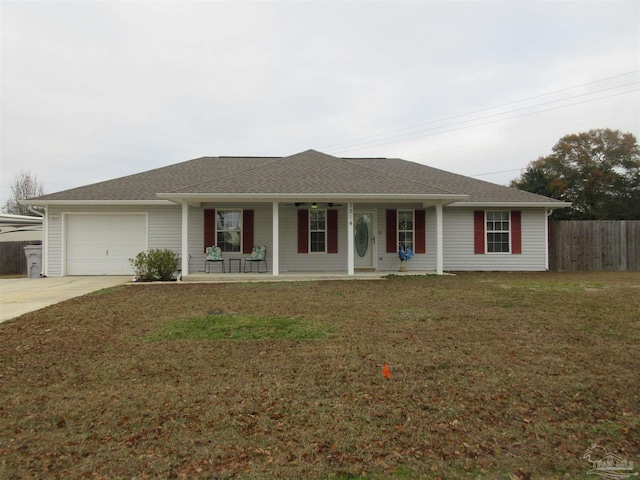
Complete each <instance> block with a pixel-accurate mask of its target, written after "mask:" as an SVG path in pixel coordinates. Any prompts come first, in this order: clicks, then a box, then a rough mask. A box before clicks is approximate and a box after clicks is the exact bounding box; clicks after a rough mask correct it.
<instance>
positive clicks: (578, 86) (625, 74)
mask: <svg viewBox="0 0 640 480" xmlns="http://www.w3.org/2000/svg"><path fill="white" fill-rule="evenodd" d="M638 72H640V70H633V71H630V72H626V73H621V74H619V75H613V76H611V77H606V78H602V79H600V80H594V81H592V82H587V83H582V84H580V85H575V86H573V87H567V88H562V89H560V90H554V91H552V92H548V93H543V94H540V95H534V96H532V97H527V98H523V99H520V100H514V101H512V102H507V103H503V104H500V105H496V106H493V107H486V108H482V109H480V110H474V111H472V112H469V113H462V114H458V115H453V116H450V117H445V118H442V119H439V120H432V121H429V122H425V123H420V124H417V125H413V126H410V127H404V128H399V129H397V130H391V131H388V132H383V133H377V134H374V135H368V136H365V137H360V138H356V139H354V140H348V141H345V142H338V143H334V144H331V145H326V146H324V147H320V148H319V149H320V150H323V149H330V148H331V147H336V146H338V145H346V144H349V143H354V142H358V141H360V140H366V139H369V138H374V137H380V136H383V135H389V134H391V133H396V132H402V131H404V130H411V129H414V128H418V127H423V126H425V125H431V124H433V123H440V122H444V121H446V120H452V119H454V118H459V117H466V116H468V115H473V114H476V113H481V112H485V111H487V110H493V109H495V108H501V107H506V106H508V105H513V104H516V103H521V102H526V101H527V100H533V99H535V98H540V97H546V96H549V95H553V94H556V93H560V92H565V91H567V90H573V89H575V88H580V87H585V86H587V85H593V84H595V83H600V82H604V81H607V80H611V79H614V78H619V77H624V76H627V75H631V74H634V73H638Z"/></svg>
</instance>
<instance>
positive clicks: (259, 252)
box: [244, 245, 269, 273]
mask: <svg viewBox="0 0 640 480" xmlns="http://www.w3.org/2000/svg"><path fill="white" fill-rule="evenodd" d="M247 262H249V268H250V270H249V272H253V264H254V263H257V264H258V265H257V267H258V273H266V272H267V271H268V270H269V266H268V265H267V247H266V246H265V245H262V246H258V245H256V246H254V247H253V249H252V250H251V255H250V256H248V257H247V258H245V259H244V273H247ZM260 262H264V272H261V271H260Z"/></svg>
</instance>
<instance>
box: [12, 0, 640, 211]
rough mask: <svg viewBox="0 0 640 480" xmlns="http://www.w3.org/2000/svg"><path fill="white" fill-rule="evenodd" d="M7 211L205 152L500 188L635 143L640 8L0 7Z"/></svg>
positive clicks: (424, 4)
mask: <svg viewBox="0 0 640 480" xmlns="http://www.w3.org/2000/svg"><path fill="white" fill-rule="evenodd" d="M1 23H2V25H1V26H2V59H1V81H2V84H1V88H2V90H1V102H2V103H1V108H2V110H1V142H2V146H1V155H2V164H1V166H2V170H1V176H2V183H1V186H2V195H1V196H2V198H1V200H2V204H3V205H4V203H5V201H6V199H7V197H8V196H9V185H10V184H11V182H12V180H13V179H14V178H15V175H16V174H17V173H18V172H19V171H20V170H23V171H31V173H32V174H35V175H37V176H38V178H39V179H40V180H41V181H43V182H44V186H45V191H46V192H47V193H52V192H55V191H60V190H65V189H68V188H73V187H76V186H81V185H86V184H89V183H94V182H98V181H102V180H107V179H111V178H116V177H120V176H123V175H129V174H132V173H137V172H141V171H144V170H149V169H152V168H157V167H161V166H165V165H170V164H173V163H178V162H181V161H185V160H189V159H192V158H197V157H201V156H217V155H256V156H280V155H281V156H285V155H291V154H294V153H297V152H300V151H303V150H307V149H309V148H314V149H317V150H320V151H323V152H325V153H329V154H335V155H337V156H350V157H366V156H375V157H400V158H405V159H407V160H412V161H417V162H420V163H424V164H428V165H431V166H434V167H438V168H442V169H445V170H450V171H453V172H457V173H462V174H464V175H471V176H474V175H478V174H487V173H493V172H502V173H495V174H492V175H483V176H479V177H477V178H481V179H484V180H488V181H492V182H495V183H501V184H507V183H508V181H509V180H510V179H512V178H514V177H517V176H518V175H519V173H520V170H519V169H523V168H524V167H526V165H527V164H528V163H529V162H530V161H532V160H535V159H536V158H538V157H540V156H543V155H547V154H549V153H550V152H551V147H552V146H553V145H554V144H555V143H556V141H557V140H558V139H559V138H560V137H562V136H563V135H565V134H568V133H575V132H580V131H586V130H589V129H592V128H606V127H610V128H615V129H620V130H622V131H624V132H631V133H633V134H634V135H636V137H638V138H640V120H639V119H640V114H639V107H640V100H639V98H640V97H639V93H638V88H639V83H638V82H639V81H640V74H639V70H640V2H638V1H631V2H616V1H599V2H598V1H595V2H583V1H578V2H562V1H535V2H485V1H472V2H435V1H414V2H395V1H388V2H302V1H300V2H135V3H134V2H42V3H37V2H5V1H3V2H2V3H1Z"/></svg>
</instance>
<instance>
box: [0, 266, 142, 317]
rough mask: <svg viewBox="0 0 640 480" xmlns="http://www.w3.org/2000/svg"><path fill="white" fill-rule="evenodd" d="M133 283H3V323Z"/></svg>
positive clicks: (83, 279)
mask: <svg viewBox="0 0 640 480" xmlns="http://www.w3.org/2000/svg"><path fill="white" fill-rule="evenodd" d="M130 281H131V277H130V276H127V277H123V276H117V277H107V276H101V277H56V278H49V277H47V278H11V279H0V323H2V322H4V321H6V320H9V319H11V318H15V317H18V316H20V315H22V314H24V313H27V312H32V311H34V310H39V309H41V308H44V307H48V306H49V305H54V304H56V303H59V302H62V301H63V300H68V299H69V298H74V297H79V296H81V295H86V294H87V293H91V292H95V291H96V290H101V289H103V288H109V287H114V286H116V285H122V284H123V283H127V282H130Z"/></svg>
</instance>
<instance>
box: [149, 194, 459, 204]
mask: <svg viewBox="0 0 640 480" xmlns="http://www.w3.org/2000/svg"><path fill="white" fill-rule="evenodd" d="M467 197H468V195H457V194H424V195H420V194H389V193H372V194H364V193H363V194H361V193H358V194H349V193H273V194H272V193H158V198H162V199H166V200H170V201H173V202H178V203H180V202H182V201H187V202H193V201H198V202H211V201H216V200H218V201H229V200H234V201H238V200H243V201H263V202H267V201H268V202H273V201H283V202H291V201H298V202H312V201H327V200H330V201H334V202H347V201H360V202H377V201H387V202H417V201H423V202H424V201H427V202H447V203H451V202H456V201H459V200H464V199H465V198H467Z"/></svg>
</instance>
